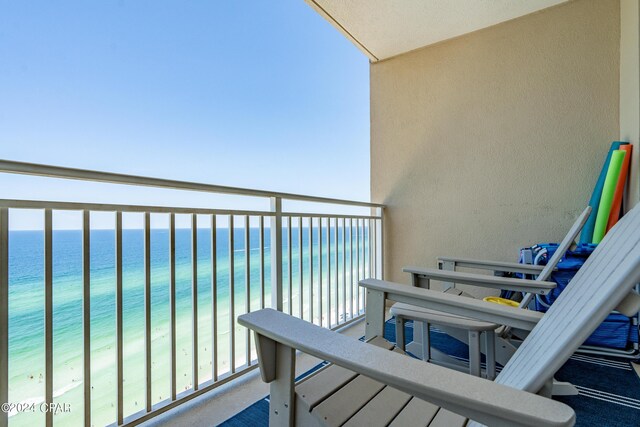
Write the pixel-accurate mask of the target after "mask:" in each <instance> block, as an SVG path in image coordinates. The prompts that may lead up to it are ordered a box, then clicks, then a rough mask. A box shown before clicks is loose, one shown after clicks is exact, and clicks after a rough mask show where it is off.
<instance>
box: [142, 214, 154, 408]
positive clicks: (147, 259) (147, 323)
mask: <svg viewBox="0 0 640 427" xmlns="http://www.w3.org/2000/svg"><path fill="white" fill-rule="evenodd" d="M144 370H145V383H146V393H145V407H146V409H147V412H151V407H152V400H151V214H150V213H149V212H145V213H144Z"/></svg>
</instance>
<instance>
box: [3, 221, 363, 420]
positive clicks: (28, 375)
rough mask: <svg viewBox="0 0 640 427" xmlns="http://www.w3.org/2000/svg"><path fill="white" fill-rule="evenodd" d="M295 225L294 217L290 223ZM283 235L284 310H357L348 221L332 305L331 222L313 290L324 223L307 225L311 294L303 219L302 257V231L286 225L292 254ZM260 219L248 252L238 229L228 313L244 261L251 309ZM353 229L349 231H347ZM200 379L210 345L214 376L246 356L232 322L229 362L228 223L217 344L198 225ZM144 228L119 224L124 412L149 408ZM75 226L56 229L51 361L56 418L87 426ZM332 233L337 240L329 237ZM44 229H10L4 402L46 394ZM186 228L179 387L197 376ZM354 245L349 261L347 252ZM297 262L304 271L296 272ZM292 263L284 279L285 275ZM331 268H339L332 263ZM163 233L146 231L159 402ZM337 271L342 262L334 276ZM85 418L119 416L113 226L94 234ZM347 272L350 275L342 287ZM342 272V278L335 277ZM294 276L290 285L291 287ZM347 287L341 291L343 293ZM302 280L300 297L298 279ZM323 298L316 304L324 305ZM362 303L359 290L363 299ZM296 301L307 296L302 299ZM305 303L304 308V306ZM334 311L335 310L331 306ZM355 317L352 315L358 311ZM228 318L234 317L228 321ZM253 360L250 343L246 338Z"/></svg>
mask: <svg viewBox="0 0 640 427" xmlns="http://www.w3.org/2000/svg"><path fill="white" fill-rule="evenodd" d="M294 224H295V223H294ZM284 231H285V232H284V233H283V246H284V249H283V257H284V263H285V264H284V292H285V301H284V306H285V311H288V306H289V301H291V305H292V307H293V310H292V314H294V315H297V316H300V315H301V314H302V317H303V318H305V319H306V320H309V314H310V307H311V304H313V312H314V321H315V322H316V323H319V322H320V317H321V316H322V318H323V320H322V321H323V322H324V324H325V325H326V323H327V321H328V319H329V316H330V318H331V323H332V324H335V323H337V322H341V321H343V320H345V317H344V315H345V314H346V319H348V318H350V317H351V315H352V313H351V311H352V307H353V310H354V311H355V307H356V302H355V298H356V291H355V289H356V287H357V285H356V270H355V269H356V266H355V262H356V261H355V260H356V245H355V244H354V246H353V247H351V245H350V241H351V236H350V229H349V227H347V228H346V230H345V232H346V235H345V237H346V248H345V249H346V270H344V275H343V269H344V267H345V266H343V263H342V251H343V249H342V245H341V242H342V233H343V229H342V228H341V227H339V228H338V229H337V233H336V228H335V227H332V231H331V257H330V258H331V267H330V268H331V276H330V277H331V278H330V282H331V285H330V286H331V289H332V290H331V306H332V314H329V313H327V305H328V304H327V303H328V300H327V289H328V286H327V283H329V276H328V275H327V273H328V270H327V266H328V259H329V257H328V255H327V228H326V224H325V226H324V227H323V228H322V240H323V243H322V246H323V248H322V249H323V251H322V252H323V254H322V283H323V284H324V286H323V292H322V294H321V292H320V289H319V282H320V278H321V277H320V273H319V268H318V267H319V264H320V256H319V247H318V240H319V237H320V232H319V230H318V227H317V226H316V227H314V228H313V242H314V248H313V253H314V257H313V260H312V262H313V272H314V279H313V288H314V295H316V297H315V298H314V301H310V300H309V286H310V281H309V268H310V261H311V260H310V258H309V249H308V248H309V243H308V228H306V227H303V229H302V258H300V256H299V252H300V251H299V247H298V233H299V229H298V228H296V227H295V226H294V227H292V236H293V238H292V242H291V253H292V256H291V259H289V258H288V252H289V251H288V245H289V242H288V239H287V236H288V233H286V229H285V230H284ZM367 233H368V230H367V229H366V227H365V232H364V236H363V235H362V232H361V235H360V238H361V242H360V245H359V246H360V247H359V252H360V255H359V258H360V273H359V274H360V276H359V277H364V276H365V275H367V272H368V271H369V270H368V268H369V266H368V263H367V262H366V260H368V246H367V241H368V239H367ZM259 234H260V230H259V229H258V228H250V229H249V236H250V243H249V256H248V257H247V256H246V252H247V251H246V250H245V246H244V245H245V242H244V235H245V230H244V229H243V228H242V227H237V226H236V227H235V228H234V247H233V254H234V283H235V285H234V312H235V313H234V314H235V315H236V316H237V315H239V314H242V313H244V312H246V299H247V293H246V292H247V287H246V282H247V278H246V277H245V276H246V273H245V266H246V262H247V259H248V261H249V265H250V269H249V283H250V288H249V291H250V292H249V295H250V309H251V310H254V309H258V308H260V294H261V286H260V250H259V237H260V236H259ZM354 234H355V233H354ZM197 236H198V246H197V260H198V268H197V283H198V295H197V299H198V319H197V320H198V350H197V351H198V362H199V363H198V376H199V378H198V379H199V382H200V383H202V382H205V381H207V380H210V379H211V377H212V356H213V352H215V353H216V358H217V370H218V374H219V375H224V374H225V373H228V372H229V371H230V364H231V363H234V366H235V367H236V368H240V367H241V366H242V365H244V364H245V363H246V355H247V345H246V343H247V332H246V330H245V329H244V328H242V327H240V326H238V325H235V324H234V326H235V327H234V330H235V357H236V360H235V361H231V360H230V348H229V347H230V340H229V332H230V330H231V327H230V326H231V325H230V316H229V312H230V298H229V296H230V295H229V282H230V280H229V279H230V278H229V272H230V268H229V267H230V265H229V263H230V261H229V252H230V251H229V230H228V228H221V227H219V228H218V229H217V242H216V243H217V245H216V246H217V254H216V263H215V265H216V272H217V276H218V286H217V331H218V337H217V344H218V345H217V348H215V349H214V348H213V345H212V343H213V340H212V312H213V310H212V286H211V273H212V259H211V230H210V229H205V228H199V229H198V233H197ZM143 237H144V236H143V231H142V230H135V229H133V230H123V236H122V241H123V259H122V266H123V341H124V350H123V351H124V362H123V366H124V368H123V369H124V412H125V417H126V416H128V415H131V414H133V413H136V412H138V411H140V410H143V409H144V407H145V400H144V399H145V378H144V356H145V355H144V293H143V292H144V290H143V286H144V263H143V253H144V246H143ZM81 238H82V236H81V232H80V231H75V230H55V231H54V232H53V304H54V308H53V331H54V337H53V363H54V384H53V389H54V402H56V403H64V404H69V405H70V408H71V411H70V412H65V413H60V414H56V415H55V416H54V424H55V425H59V426H60V425H62V426H75V425H82V420H83V411H84V408H83V387H82V384H83V381H84V379H83V366H82V360H83V335H82V262H81V260H82V241H81ZM336 239H337V241H338V243H340V244H339V245H336ZM43 240H44V239H43V233H42V231H10V234H9V401H10V402H13V403H19V402H20V403H26V402H33V403H36V408H37V404H38V403H40V402H42V401H43V400H44V387H45V385H44V370H45V368H44V366H45V356H44V249H43ZM264 246H265V262H264V268H265V271H264V277H265V298H264V299H265V303H266V306H267V307H268V306H269V305H270V300H271V296H270V295H271V294H270V274H271V272H270V252H271V251H270V247H271V245H270V233H269V229H268V228H265V235H264ZM191 250H192V249H191V230H190V229H177V230H176V272H175V273H176V322H177V355H176V357H177V360H176V363H177V375H176V378H177V392H178V393H180V392H182V391H185V390H188V389H190V388H191V387H192V386H193V384H192V366H191V363H192V334H193V328H192V321H193V311H192V264H191V262H192V261H191V257H192V254H191ZM352 252H353V260H354V261H353V262H354V266H353V270H352V269H350V254H351V253H352ZM301 261H302V280H300V276H299V267H300V262H301ZM289 264H291V276H290V277H289ZM336 268H337V269H338V270H336ZM169 271H170V270H169V233H168V230H166V229H153V230H152V231H151V307H152V308H151V331H152V345H151V347H152V348H151V358H152V400H153V403H154V404H155V403H158V402H162V401H164V400H166V399H167V398H168V397H169V393H170V369H169V362H170V346H169V345H170V341H169V337H170V335H169V334H170V330H169ZM336 271H338V274H337V278H336ZM90 274H91V297H90V303H91V317H90V325H91V389H92V392H91V416H92V424H93V425H96V426H101V425H105V424H110V423H112V422H114V421H115V417H116V412H115V411H116V408H115V404H116V367H115V233H114V231H113V230H92V231H91V269H90ZM343 277H344V279H346V280H345V283H344V284H343ZM336 279H337V280H336ZM289 281H291V283H292V286H291V292H289ZM343 286H344V287H345V288H346V289H347V291H346V294H345V292H344V291H343ZM301 287H302V295H301V294H300V288H301ZM319 295H322V301H323V304H322V305H323V313H322V315H321V314H320V297H319ZM360 298H361V303H360V306H361V307H362V295H361V296H360ZM300 299H302V301H301V300H300ZM300 303H302V313H300V308H299V307H300ZM336 308H337V310H336ZM354 314H355V313H354ZM234 323H235V322H234ZM249 351H250V352H251V358H252V359H254V358H255V350H254V349H253V343H252V342H251V348H250V349H249ZM43 424H44V415H43V414H42V413H40V412H39V410H37V409H36V411H35V412H24V413H11V414H10V417H9V425H10V426H30V427H33V426H37V425H43Z"/></svg>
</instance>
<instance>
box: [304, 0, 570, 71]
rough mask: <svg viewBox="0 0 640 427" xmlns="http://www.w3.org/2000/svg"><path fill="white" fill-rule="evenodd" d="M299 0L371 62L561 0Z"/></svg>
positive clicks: (548, 5) (508, 18)
mask: <svg viewBox="0 0 640 427" xmlns="http://www.w3.org/2000/svg"><path fill="white" fill-rule="evenodd" d="M305 1H306V2H307V3H309V4H310V5H311V6H312V7H313V8H314V9H315V10H316V11H317V12H318V13H320V14H321V15H322V16H324V17H325V18H326V19H327V20H328V21H329V22H330V23H331V24H332V25H333V26H335V27H336V28H337V29H338V30H339V31H341V32H342V33H343V34H344V35H345V36H346V37H347V38H349V39H350V40H351V41H352V42H353V43H354V44H355V45H356V46H357V47H358V48H359V49H360V50H362V51H363V52H364V53H365V54H366V55H367V56H368V57H369V58H370V59H371V61H374V62H375V61H380V60H383V59H387V58H390V57H392V56H396V55H399V54H401V53H405V52H409V51H411V50H414V49H418V48H420V47H424V46H428V45H430V44H433V43H437V42H440V41H442V40H447V39H450V38H453V37H457V36H460V35H462V34H466V33H470V32H472V31H476V30H479V29H482V28H486V27H490V26H492V25H495V24H498V23H500V22H504V21H508V20H510V19H514V18H517V17H519V16H523V15H527V14H529V13H532V12H536V11H538V10H541V9H545V8H547V7H551V6H554V5H557V4H560V3H564V2H566V1H567V0H305Z"/></svg>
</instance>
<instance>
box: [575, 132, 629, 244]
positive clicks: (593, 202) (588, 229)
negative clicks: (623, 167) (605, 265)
mask: <svg viewBox="0 0 640 427" xmlns="http://www.w3.org/2000/svg"><path fill="white" fill-rule="evenodd" d="M622 144H628V143H627V142H622V141H613V142H612V143H611V147H610V148H609V151H607V157H606V159H605V161H604V165H602V169H601V170H600V175H598V180H597V181H596V185H595V187H593V193H591V198H590V199H589V206H591V214H590V215H589V218H588V219H587V222H586V223H585V224H584V227H582V234H581V235H580V243H591V242H592V241H593V229H594V228H595V225H596V216H598V205H600V197H601V196H602V187H603V185H604V179H605V178H606V176H607V170H608V169H609V163H611V153H613V152H614V151H615V150H617V149H618V148H620V145H622Z"/></svg>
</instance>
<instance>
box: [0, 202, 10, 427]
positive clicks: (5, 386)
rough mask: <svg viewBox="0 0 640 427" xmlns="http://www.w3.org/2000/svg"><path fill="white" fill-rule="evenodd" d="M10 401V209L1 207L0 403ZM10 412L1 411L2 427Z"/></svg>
mask: <svg viewBox="0 0 640 427" xmlns="http://www.w3.org/2000/svg"><path fill="white" fill-rule="evenodd" d="M8 402H9V209H7V208H0V404H3V403H8ZM8 425H9V414H8V412H6V411H0V427H7V426H8Z"/></svg>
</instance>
